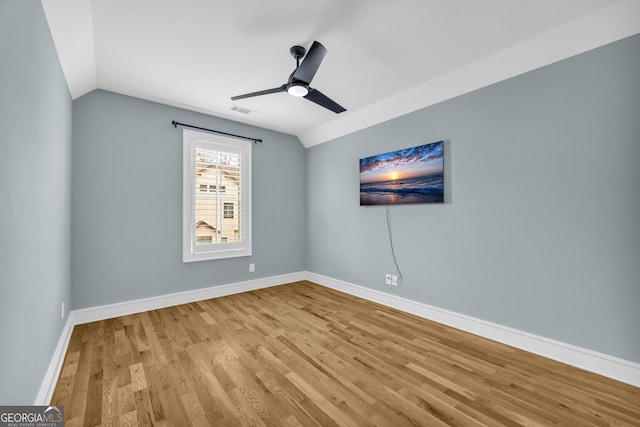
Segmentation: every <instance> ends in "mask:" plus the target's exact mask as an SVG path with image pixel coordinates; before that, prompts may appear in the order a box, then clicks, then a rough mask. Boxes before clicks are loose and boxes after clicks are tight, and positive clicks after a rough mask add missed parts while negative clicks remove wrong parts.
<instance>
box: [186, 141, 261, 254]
mask: <svg viewBox="0 0 640 427" xmlns="http://www.w3.org/2000/svg"><path fill="white" fill-rule="evenodd" d="M196 147H205V148H208V149H212V150H217V151H223V152H230V153H239V154H240V156H241V157H240V158H241V163H240V171H241V172H240V174H241V176H240V194H241V201H242V202H241V203H240V207H239V212H238V215H239V217H240V224H241V225H240V227H241V232H240V236H241V240H240V241H239V242H221V243H213V244H210V245H202V244H200V245H196V232H195V230H196V221H195V218H196V214H195V196H196V194H195V193H196V181H195V179H196V172H195V150H196ZM251 149H252V143H251V142H250V141H244V140H238V139H231V138H226V137H223V136H218V135H214V134H210V133H204V132H197V131H194V130H191V129H183V131H182V162H183V163H182V184H183V186H182V262H185V263H186V262H194V261H206V260H214V259H224V258H235V257H243V256H251V254H252V252H251V240H252V239H251ZM198 190H199V189H198Z"/></svg>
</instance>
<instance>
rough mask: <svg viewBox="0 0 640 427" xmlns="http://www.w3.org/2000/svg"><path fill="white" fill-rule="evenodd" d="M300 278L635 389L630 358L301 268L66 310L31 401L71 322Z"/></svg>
mask: <svg viewBox="0 0 640 427" xmlns="http://www.w3.org/2000/svg"><path fill="white" fill-rule="evenodd" d="M300 280H309V281H311V282H314V283H317V284H319V285H322V286H326V287H328V288H331V289H335V290H338V291H342V292H345V293H348V294H351V295H355V296H357V297H360V298H364V299H366V300H369V301H373V302H377V303H379V304H383V305H386V306H388V307H392V308H395V309H398V310H402V311H404V312H407V313H411V314H415V315H416V316H420V317H423V318H425V319H429V320H433V321H435V322H438V323H442V324H444V325H447V326H451V327H453V328H456V329H460V330H463V331H466V332H470V333H472V334H474V335H478V336H481V337H484V338H488V339H491V340H494V341H498V342H501V343H503V344H507V345H510V346H512V347H516V348H519V349H522V350H525V351H528V352H531V353H534V354H538V355H540V356H543V357H547V358H549V359H553V360H557V361H559V362H562V363H566V364H568V365H571V366H575V367H578V368H581V369H584V370H587V371H590V372H593V373H596V374H599V375H603V376H605V377H609V378H612V379H614V380H617V381H621V382H624V383H627V384H631V385H633V386H636V387H640V363H635V362H630V361H628V360H624V359H620V358H617V357H614V356H609V355H607V354H603V353H598V352H595V351H591V350H587V349H584V348H580V347H576V346H574V345H571V344H566V343H563V342H560V341H555V340H552V339H549V338H545V337H541V336H538V335H534V334H530V333H528V332H523V331H519V330H517V329H513V328H509V327H506V326H502V325H498V324H495V323H491V322H487V321H484V320H481V319H476V318H474V317H470V316H465V315H463V314H459V313H455V312H452V311H448V310H443V309H441V308H437V307H433V306H430V305H427V304H423V303H420V302H416V301H412V300H409V299H406V298H402V297H398V296H395V295H391V294H387V293H384V292H380V291H377V290H374V289H369V288H366V287H364V286H359V285H355V284H353V283H348V282H344V281H341V280H336V279H332V278H330V277H327V276H322V275H320V274H316V273H311V272H307V271H304V272H298V273H291V274H284V275H281V276H272V277H267V278H262V279H256V280H249V281H246V282H238V283H231V284H227V285H220V286H212V287H209V288H203V289H195V290H191V291H185V292H179V293H174V294H168V295H161V296H157V297H151V298H144V299H139V300H134V301H126V302H122V303H116V304H109V305H103V306H98V307H92V308H85V309H80V310H72V311H70V312H69V316H68V318H67V322H66V324H65V326H64V329H63V330H62V333H61V335H60V339H59V340H58V345H57V346H56V349H55V352H54V354H53V357H52V359H51V363H50V364H49V368H48V369H47V372H46V374H45V378H44V380H43V382H42V385H41V387H40V391H39V392H38V396H37V398H36V402H35V405H48V404H49V402H50V401H51V397H52V396H53V391H54V388H55V386H56V383H57V382H58V376H59V375H60V370H61V368H62V363H63V362H64V357H65V354H66V352H67V346H68V345H69V339H70V338H71V333H72V332H73V327H74V326H75V325H80V324H83V323H88V322H95V321H98V320H104V319H109V318H112V317H118V316H126V315H128V314H133V313H140V312H143V311H149V310H156V309H159V308H164V307H171V306H174V305H179V304H187V303H191V302H195V301H202V300H206V299H210V298H218V297H222V296H226V295H233V294H237V293H241V292H248V291H253V290H256V289H262V288H268V287H271V286H277V285H282V284H285V283H291V282H297V281H300Z"/></svg>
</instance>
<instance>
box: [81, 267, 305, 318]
mask: <svg viewBox="0 0 640 427" xmlns="http://www.w3.org/2000/svg"><path fill="white" fill-rule="evenodd" d="M305 279H306V273H305V272H299V273H291V274H283V275H281V276H272V277H266V278H262V279H255V280H248V281H246V282H238V283H230V284H227V285H220V286H212V287H209V288H202V289H194V290H191V291H185V292H178V293H174V294H167V295H160V296H157V297H151V298H144V299H138V300H133V301H126V302H119V303H115V304H108V305H101V306H98V307H91V308H83V309H80V310H74V319H75V324H76V325H80V324H82V323H89V322H96V321H98V320H104V319H110V318H112V317H118V316H126V315H128V314H133V313H141V312H143V311H149V310H157V309H159V308H165V307H172V306H174V305H180V304H188V303H191V302H195V301H202V300H206V299H210V298H218V297H223V296H227V295H233V294H239V293H241V292H249V291H254V290H256V289H262V288H269V287H271V286H277V285H282V284H283V283H291V282H297V281H299V280H305Z"/></svg>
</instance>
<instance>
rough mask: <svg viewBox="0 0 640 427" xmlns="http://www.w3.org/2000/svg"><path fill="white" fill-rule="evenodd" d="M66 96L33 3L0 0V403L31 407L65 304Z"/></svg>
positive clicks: (68, 124) (42, 20) (68, 154)
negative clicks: (63, 303) (61, 308)
mask: <svg viewBox="0 0 640 427" xmlns="http://www.w3.org/2000/svg"><path fill="white" fill-rule="evenodd" d="M71 114H72V112H71V97H70V96H69V91H68V90H67V86H66V82H65V80H64V76H63V74H62V70H61V68H60V64H59V62H58V57H57V54H56V51H55V48H54V46H53V42H52V40H51V35H50V33H49V27H48V25H47V22H46V19H45V16H44V12H43V10H42V6H41V4H40V2H39V1H16V0H0V405H9V404H24V405H32V404H33V403H34V401H35V399H36V395H37V393H38V389H39V388H40V385H41V383H42V380H43V378H44V375H45V372H46V370H47V367H48V366H49V362H50V361H51V357H52V355H53V352H54V349H55V347H56V344H57V342H58V338H59V337H60V334H61V331H62V328H63V326H64V322H65V320H63V319H61V310H60V306H61V304H62V302H66V307H67V311H68V310H69V308H70V305H71V296H70V289H71V280H70V221H69V217H70V212H71V201H70V200H71V181H70V179H71Z"/></svg>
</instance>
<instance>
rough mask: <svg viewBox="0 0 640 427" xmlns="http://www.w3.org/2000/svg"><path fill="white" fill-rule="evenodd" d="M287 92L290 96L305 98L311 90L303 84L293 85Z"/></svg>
mask: <svg viewBox="0 0 640 427" xmlns="http://www.w3.org/2000/svg"><path fill="white" fill-rule="evenodd" d="M287 92H289V95H293V96H297V97H303V96H307V94H308V93H309V88H307V87H306V86H305V85H301V84H292V85H289V87H288V88H287Z"/></svg>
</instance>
